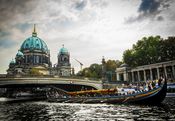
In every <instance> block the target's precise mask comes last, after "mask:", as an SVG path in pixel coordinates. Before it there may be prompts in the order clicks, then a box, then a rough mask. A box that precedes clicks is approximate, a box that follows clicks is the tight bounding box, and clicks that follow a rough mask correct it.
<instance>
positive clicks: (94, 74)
mask: <svg viewBox="0 0 175 121" xmlns="http://www.w3.org/2000/svg"><path fill="white" fill-rule="evenodd" d="M120 65H121V62H120V61H118V60H117V61H115V60H108V61H107V62H106V71H109V72H115V70H116V67H119V66H120ZM77 76H83V77H88V78H98V79H99V78H101V77H102V65H101V64H96V63H94V64H91V65H90V66H89V67H87V68H84V69H83V70H82V71H79V72H78V73H77ZM112 78H113V79H114V78H115V77H114V76H113V77H112Z"/></svg>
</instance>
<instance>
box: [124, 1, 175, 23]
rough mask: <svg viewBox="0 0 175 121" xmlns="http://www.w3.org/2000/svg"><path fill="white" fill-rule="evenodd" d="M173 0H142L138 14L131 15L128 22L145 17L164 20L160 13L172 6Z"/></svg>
mask: <svg viewBox="0 0 175 121" xmlns="http://www.w3.org/2000/svg"><path fill="white" fill-rule="evenodd" d="M171 2H172V0H142V1H141V4H140V6H139V8H138V16H134V17H129V18H128V19H127V20H126V23H133V22H136V21H142V20H144V19H151V20H158V21H162V20H164V18H163V16H160V13H161V12H162V11H164V10H166V9H168V8H169V7H170V3H171Z"/></svg>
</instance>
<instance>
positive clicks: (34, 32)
mask: <svg viewBox="0 0 175 121" xmlns="http://www.w3.org/2000/svg"><path fill="white" fill-rule="evenodd" d="M32 36H33V37H36V36H37V32H36V26H35V24H34V26H33V32H32Z"/></svg>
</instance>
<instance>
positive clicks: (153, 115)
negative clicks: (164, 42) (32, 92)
mask: <svg viewBox="0 0 175 121" xmlns="http://www.w3.org/2000/svg"><path fill="white" fill-rule="evenodd" d="M62 120H63V121H66V120H67V121H74V120H75V121H84V120H87V121H91V120H92V121H108V120H109V121H143V120H154V121H159V120H160V121H164V120H170V121H171V120H172V121H175V97H167V98H165V100H164V101H163V103H162V104H161V105H159V106H145V105H112V104H69V103H67V104H66V103H49V102H44V101H43V102H41V101H40V102H22V103H21V102H20V103H19V102H18V103H17V102H16V103H6V102H0V121H62Z"/></svg>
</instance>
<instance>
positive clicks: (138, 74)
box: [137, 71, 140, 81]
mask: <svg viewBox="0 0 175 121" xmlns="http://www.w3.org/2000/svg"><path fill="white" fill-rule="evenodd" d="M137 77H138V81H140V73H139V71H137Z"/></svg>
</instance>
